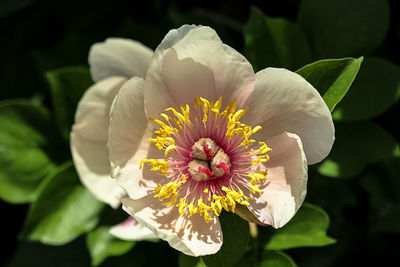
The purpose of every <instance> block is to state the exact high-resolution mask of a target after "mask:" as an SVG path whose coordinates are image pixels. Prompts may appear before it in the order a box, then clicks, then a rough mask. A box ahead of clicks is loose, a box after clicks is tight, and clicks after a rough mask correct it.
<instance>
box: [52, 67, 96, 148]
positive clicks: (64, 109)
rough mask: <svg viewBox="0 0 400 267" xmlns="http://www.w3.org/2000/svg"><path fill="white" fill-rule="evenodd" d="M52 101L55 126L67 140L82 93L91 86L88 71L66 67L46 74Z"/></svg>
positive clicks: (91, 82) (82, 68)
mask: <svg viewBox="0 0 400 267" xmlns="http://www.w3.org/2000/svg"><path fill="white" fill-rule="evenodd" d="M46 78H47V81H48V83H49V86H50V91H51V95H52V100H53V108H54V113H55V117H56V120H57V125H58V127H59V129H60V131H61V134H62V135H63V137H64V138H65V139H66V140H68V139H69V134H70V132H71V126H72V124H73V123H74V116H75V111H76V106H77V105H78V102H79V100H80V99H81V97H82V95H83V93H84V92H85V91H86V90H87V89H88V88H89V86H91V85H92V84H93V81H92V78H91V77H90V73H89V70H88V69H87V68H84V67H68V68H62V69H58V70H55V71H49V72H46Z"/></svg>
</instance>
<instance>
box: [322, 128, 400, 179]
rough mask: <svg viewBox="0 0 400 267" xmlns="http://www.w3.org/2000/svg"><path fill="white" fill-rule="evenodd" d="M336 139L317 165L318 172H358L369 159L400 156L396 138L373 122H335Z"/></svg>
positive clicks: (338, 174) (339, 174) (340, 175)
mask: <svg viewBox="0 0 400 267" xmlns="http://www.w3.org/2000/svg"><path fill="white" fill-rule="evenodd" d="M335 128H336V140H335V143H334V145H333V148H332V151H331V152H330V154H329V156H328V157H327V158H326V159H325V160H324V161H323V162H322V163H321V164H319V165H318V166H317V168H318V172H319V173H321V174H323V175H325V176H329V177H334V178H350V177H354V176H356V175H358V174H360V173H361V172H362V171H363V170H364V168H365V167H366V166H367V165H368V164H371V163H375V162H378V161H380V160H383V159H385V158H391V157H399V156H400V147H399V145H398V144H397V141H396V140H395V139H394V138H393V137H392V136H391V134H390V133H389V132H387V131H386V130H385V129H384V128H382V127H380V126H379V125H377V124H375V123H373V122H358V123H351V124H350V123H339V122H337V123H335Z"/></svg>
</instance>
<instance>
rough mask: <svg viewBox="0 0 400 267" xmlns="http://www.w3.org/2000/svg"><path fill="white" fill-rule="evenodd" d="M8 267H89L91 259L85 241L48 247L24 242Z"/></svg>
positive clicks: (80, 240) (78, 240)
mask: <svg viewBox="0 0 400 267" xmlns="http://www.w3.org/2000/svg"><path fill="white" fill-rule="evenodd" d="M5 266H6V267H24V266H29V267H54V266H57V267H71V266H73V267H88V266H90V257H89V254H88V253H87V251H86V248H85V240H84V239H83V238H78V239H77V240H74V241H72V242H71V243H68V244H66V245H63V246H48V245H44V244H41V243H38V242H23V243H21V244H20V245H19V247H18V249H17V251H16V252H15V255H13V257H12V258H11V260H10V262H9V263H8V264H6V265H5Z"/></svg>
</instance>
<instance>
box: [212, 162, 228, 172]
mask: <svg viewBox="0 0 400 267" xmlns="http://www.w3.org/2000/svg"><path fill="white" fill-rule="evenodd" d="M215 167H217V168H222V169H224V172H225V173H229V172H230V170H229V167H228V166H226V163H225V162H221V163H220V164H216V165H215Z"/></svg>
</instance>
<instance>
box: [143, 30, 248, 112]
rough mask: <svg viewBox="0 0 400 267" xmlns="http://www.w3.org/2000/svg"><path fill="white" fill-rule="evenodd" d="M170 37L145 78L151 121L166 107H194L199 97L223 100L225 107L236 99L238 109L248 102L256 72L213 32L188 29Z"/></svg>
mask: <svg viewBox="0 0 400 267" xmlns="http://www.w3.org/2000/svg"><path fill="white" fill-rule="evenodd" d="M181 29H182V30H181ZM177 32H181V33H182V34H178V33H177ZM171 36H173V37H171ZM171 36H169V37H168V38H167V37H166V39H167V40H168V42H165V43H162V45H160V46H159V48H157V50H156V51H155V54H154V57H153V60H152V62H151V65H150V68H149V72H148V75H147V76H146V83H145V88H146V89H145V108H146V114H147V115H148V116H149V117H157V116H158V115H159V113H160V112H162V111H163V110H164V109H165V108H167V107H175V108H176V107H179V105H181V104H183V105H184V104H191V103H193V101H194V100H195V98H196V97H198V96H203V97H206V98H208V100H210V101H216V100H217V99H218V98H219V97H220V96H223V97H224V101H226V102H225V103H227V102H230V101H232V100H233V99H236V100H237V101H238V106H239V107H240V106H241V104H243V103H244V102H245V101H246V99H247V98H248V96H249V95H250V93H251V91H252V89H253V86H254V82H255V75H254V72H253V69H252V67H251V65H250V63H249V62H248V61H247V60H246V59H245V58H244V57H243V56H242V55H241V54H240V53H238V52H237V51H235V50H234V49H233V48H231V47H229V46H227V45H224V44H223V43H222V42H221V40H220V39H219V37H218V36H217V34H216V33H215V31H214V30H212V29H211V28H209V27H204V26H197V27H194V26H187V25H186V26H183V27H182V28H180V29H178V30H175V31H174V34H171ZM155 95H157V96H158V97H154V96H155Z"/></svg>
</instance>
